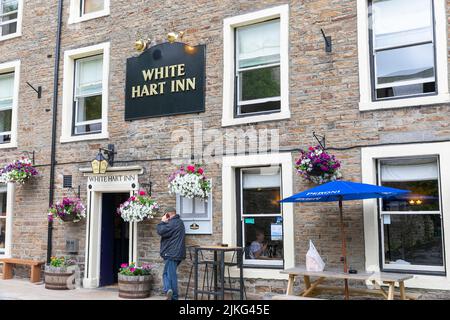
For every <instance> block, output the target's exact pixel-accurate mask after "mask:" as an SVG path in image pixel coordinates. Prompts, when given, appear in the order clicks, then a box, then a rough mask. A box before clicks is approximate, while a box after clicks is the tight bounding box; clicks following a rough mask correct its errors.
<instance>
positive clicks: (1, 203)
mask: <svg viewBox="0 0 450 320" xmlns="http://www.w3.org/2000/svg"><path fill="white" fill-rule="evenodd" d="M6 200H7V199H6V187H5V186H4V185H1V184H0V256H1V255H4V254H5V250H6Z"/></svg>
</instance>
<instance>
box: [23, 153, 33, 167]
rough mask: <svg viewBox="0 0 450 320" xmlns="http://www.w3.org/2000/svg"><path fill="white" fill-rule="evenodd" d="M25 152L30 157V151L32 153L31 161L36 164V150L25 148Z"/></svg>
mask: <svg viewBox="0 0 450 320" xmlns="http://www.w3.org/2000/svg"><path fill="white" fill-rule="evenodd" d="M22 152H23V153H25V154H26V155H27V157H28V158H30V153H31V163H32V164H33V166H34V165H35V155H36V152H35V151H27V150H23V151H22Z"/></svg>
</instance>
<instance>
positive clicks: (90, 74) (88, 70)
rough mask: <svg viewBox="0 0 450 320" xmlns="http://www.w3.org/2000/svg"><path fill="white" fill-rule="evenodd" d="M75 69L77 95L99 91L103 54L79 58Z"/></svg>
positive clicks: (100, 87) (100, 88)
mask: <svg viewBox="0 0 450 320" xmlns="http://www.w3.org/2000/svg"><path fill="white" fill-rule="evenodd" d="M77 71H78V83H77V96H85V95H91V94H95V93H101V91H102V78H103V56H98V57H95V58H87V59H82V60H79V61H78V62H77Z"/></svg>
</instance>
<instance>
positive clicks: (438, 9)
mask: <svg viewBox="0 0 450 320" xmlns="http://www.w3.org/2000/svg"><path fill="white" fill-rule="evenodd" d="M357 6H358V51H359V52H358V54H359V72H360V78H359V81H360V97H361V101H360V109H362V110H371V109H380V108H395V107H406V106H414V105H427V104H436V103H446V102H449V101H450V95H449V90H448V77H447V64H448V62H447V36H446V34H447V30H446V29H447V27H446V24H447V21H446V20H447V18H446V15H445V12H446V9H445V1H443V0H368V1H358V2H357Z"/></svg>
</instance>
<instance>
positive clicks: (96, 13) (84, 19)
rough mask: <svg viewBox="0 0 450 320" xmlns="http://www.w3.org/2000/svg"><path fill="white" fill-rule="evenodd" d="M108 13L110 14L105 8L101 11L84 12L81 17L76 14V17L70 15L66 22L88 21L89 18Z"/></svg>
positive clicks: (103, 15) (99, 16)
mask: <svg viewBox="0 0 450 320" xmlns="http://www.w3.org/2000/svg"><path fill="white" fill-rule="evenodd" d="M109 15H110V12H109V9H105V10H102V11H98V12H93V13H90V14H86V15H83V16H81V17H78V16H77V17H70V18H69V20H68V21H67V23H68V24H75V23H80V22H84V21H89V20H93V19H97V18H101V17H106V16H109Z"/></svg>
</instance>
